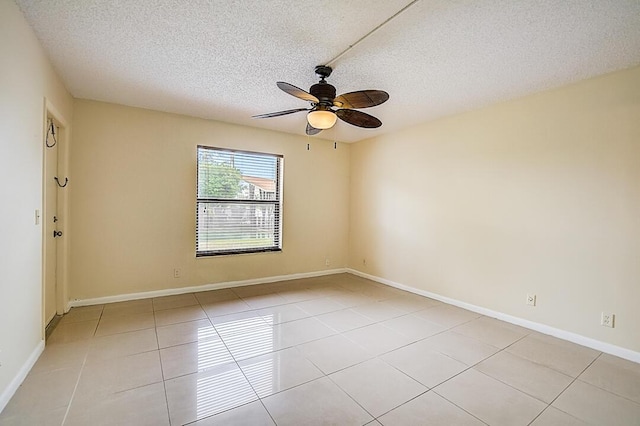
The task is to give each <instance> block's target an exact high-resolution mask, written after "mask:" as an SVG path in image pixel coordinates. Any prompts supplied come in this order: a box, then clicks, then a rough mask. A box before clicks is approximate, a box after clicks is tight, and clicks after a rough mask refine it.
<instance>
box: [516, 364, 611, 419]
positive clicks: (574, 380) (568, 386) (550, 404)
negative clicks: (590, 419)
mask: <svg viewBox="0 0 640 426" xmlns="http://www.w3.org/2000/svg"><path fill="white" fill-rule="evenodd" d="M601 356H602V352H600V353H599V354H598V356H597V357H595V358H594V359H593V360H592V361H591V362H590V363H589V364H588V365H587V366H586V367H585V368H583V369H582V371H581V372H580V373H578V374H577V375H576V377H574V378H573V380H572V381H571V383H569V384H568V385H567V386H566V387H565V388H564V389H562V391H561V392H560V393H559V394H558V395H556V397H555V398H553V400H552V401H551V402H550V403H549V405H547V407H546V408H545V409H544V410H542V411H541V412H540V413H538V415H537V416H536V417H535V418H534V419H533V420H531V422H530V423H529V425H530V424H531V423H533V422H534V421H536V419H537V418H538V417H540V416H541V415H542V413H544V412H545V411H547V410H548V409H549V407H551V406H552V404H553V403H554V402H556V400H557V399H558V398H560V396H562V394H563V393H565V392H566V391H567V389H569V388H570V387H571V385H573V384H574V383H575V382H576V380H578V377H580V375H581V374H582V373H584V372H585V371H586V370H587V369H588V368H589V367H591V365H593V363H594V362H596V360H597V359H598V358H600V357H601ZM603 390H604V389H603ZM553 408H555V409H556V410H559V411H562V412H563V413H565V414H567V415H569V416H571V417H573V418H576V417H575V416H574V415H573V414H571V413H567V412H565V411H563V410H560V409H559V408H557V407H553ZM578 420H580V419H578Z"/></svg>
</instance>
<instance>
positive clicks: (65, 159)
mask: <svg viewBox="0 0 640 426" xmlns="http://www.w3.org/2000/svg"><path fill="white" fill-rule="evenodd" d="M42 118H43V120H42V121H43V123H42V128H43V130H42V132H43V133H42V214H41V215H40V216H41V220H40V223H41V224H42V225H41V226H42V306H41V308H42V309H41V311H42V323H43V324H42V338H43V339H44V336H45V328H46V326H47V324H45V323H44V322H45V320H46V314H45V290H46V289H45V286H46V264H47V263H46V262H47V253H46V238H48V237H49V235H48V234H47V233H46V226H45V224H46V222H45V221H46V220H47V217H48V216H49V215H48V212H47V211H46V204H47V203H46V200H47V195H48V194H47V185H46V179H47V176H46V155H47V147H46V143H45V142H46V141H45V140H46V135H47V130H48V128H47V127H48V126H47V122H48V119H49V118H52V119H53V120H54V121H55V122H56V124H57V125H59V126H60V128H61V129H63V130H62V131H60V132H59V133H58V138H57V141H58V142H57V143H58V159H57V162H58V165H57V166H58V167H57V169H58V170H57V174H58V176H64V177H68V172H69V145H70V142H71V126H70V125H69V122H68V121H67V119H66V117H64V115H63V114H62V113H61V112H60V110H59V109H58V108H56V106H55V105H54V104H53V103H52V102H51V101H50V100H49V99H47V98H46V97H45V98H44V111H43V117H42ZM65 189H66V190H65V191H59V190H58V200H57V208H56V211H57V214H58V215H59V216H60V218H61V225H62V228H63V229H64V234H63V238H62V239H61V240H59V241H58V242H57V248H56V256H57V262H56V265H57V267H56V315H62V314H64V313H66V312H69V282H68V281H69V279H68V271H69V237H70V232H69V230H70V229H69V228H70V227H69V187H67V188H65Z"/></svg>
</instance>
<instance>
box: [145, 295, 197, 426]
mask: <svg viewBox="0 0 640 426" xmlns="http://www.w3.org/2000/svg"><path fill="white" fill-rule="evenodd" d="M194 297H195V296H194ZM196 300H197V299H196ZM151 308H152V309H153V325H154V327H153V331H154V334H155V336H156V345H157V346H158V359H159V360H160V374H162V388H163V389H164V402H165V406H166V407H167V420H169V425H171V413H170V412H169V395H168V394H167V381H166V380H165V375H164V366H163V365H162V355H161V354H160V340H159V339H158V324H157V323H156V310H155V305H154V303H153V299H151Z"/></svg>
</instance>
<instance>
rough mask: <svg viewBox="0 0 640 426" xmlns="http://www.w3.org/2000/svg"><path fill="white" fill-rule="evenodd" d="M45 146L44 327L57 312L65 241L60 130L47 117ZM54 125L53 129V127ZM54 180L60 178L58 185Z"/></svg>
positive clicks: (43, 216) (43, 215)
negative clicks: (60, 248) (60, 208)
mask: <svg viewBox="0 0 640 426" xmlns="http://www.w3.org/2000/svg"><path fill="white" fill-rule="evenodd" d="M47 123H48V124H47V129H46V137H45V143H46V145H45V147H44V150H45V152H44V211H43V214H42V221H43V225H44V226H43V232H44V325H45V327H46V326H47V324H49V322H50V321H51V320H52V319H53V317H54V316H55V315H56V312H57V306H56V300H57V290H58V289H57V278H56V277H57V269H58V241H59V240H60V239H61V238H62V235H61V232H62V231H61V230H60V229H58V224H59V217H58V191H60V190H61V189H62V188H60V187H59V185H58V182H60V184H64V183H65V181H64V178H62V179H60V177H59V176H58V152H59V142H60V141H61V140H62V138H61V134H60V131H61V127H60V126H59V125H58V123H56V121H55V120H53V119H52V118H51V117H48V118H47ZM51 123H53V129H52V128H51ZM55 178H58V182H57V181H56V179H55Z"/></svg>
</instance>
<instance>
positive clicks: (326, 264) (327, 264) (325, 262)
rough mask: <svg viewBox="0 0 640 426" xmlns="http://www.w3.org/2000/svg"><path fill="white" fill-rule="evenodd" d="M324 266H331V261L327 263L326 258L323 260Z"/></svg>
mask: <svg viewBox="0 0 640 426" xmlns="http://www.w3.org/2000/svg"><path fill="white" fill-rule="evenodd" d="M324 266H331V261H329V258H328V257H327V258H325V259H324Z"/></svg>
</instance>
